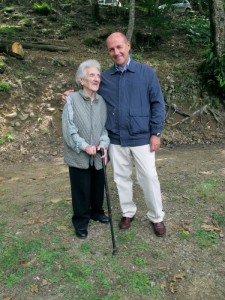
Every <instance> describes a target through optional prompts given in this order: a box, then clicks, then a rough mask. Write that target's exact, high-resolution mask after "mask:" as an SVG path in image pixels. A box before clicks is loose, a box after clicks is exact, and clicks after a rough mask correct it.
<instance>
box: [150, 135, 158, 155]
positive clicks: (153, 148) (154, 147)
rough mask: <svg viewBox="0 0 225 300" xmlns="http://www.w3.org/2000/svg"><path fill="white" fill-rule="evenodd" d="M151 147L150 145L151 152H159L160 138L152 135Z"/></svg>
mask: <svg viewBox="0 0 225 300" xmlns="http://www.w3.org/2000/svg"><path fill="white" fill-rule="evenodd" d="M149 145H150V151H151V152H153V151H157V150H159V148H160V145H161V139H160V137H159V136H156V135H152V136H151V137H150V141H149Z"/></svg>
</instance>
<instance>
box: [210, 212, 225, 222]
mask: <svg viewBox="0 0 225 300" xmlns="http://www.w3.org/2000/svg"><path fill="white" fill-rule="evenodd" d="M212 219H213V220H214V221H215V222H216V223H217V224H218V225H223V224H225V214H217V213H212Z"/></svg>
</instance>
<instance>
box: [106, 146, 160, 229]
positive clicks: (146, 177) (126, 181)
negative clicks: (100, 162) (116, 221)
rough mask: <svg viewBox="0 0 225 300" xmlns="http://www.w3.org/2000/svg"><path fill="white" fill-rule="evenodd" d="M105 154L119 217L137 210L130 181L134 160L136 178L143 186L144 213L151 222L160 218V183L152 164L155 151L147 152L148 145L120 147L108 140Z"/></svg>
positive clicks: (130, 214) (131, 214) (129, 215)
mask: <svg viewBox="0 0 225 300" xmlns="http://www.w3.org/2000/svg"><path fill="white" fill-rule="evenodd" d="M109 156H110V160H111V164H112V169H113V176H114V181H115V183H116V185H117V189H118V194H119V200H120V208H121V211H122V215H123V217H129V218H131V217H133V216H134V215H135V213H136V211H137V207H136V204H135V203H134V201H133V181H132V178H131V175H132V169H133V160H134V163H135V168H136V176H137V181H138V183H139V185H140V186H141V188H142V190H143V193H144V198H145V203H146V205H147V208H148V213H147V217H148V218H149V220H150V221H151V222H153V223H158V222H161V221H163V217H164V214H165V213H164V212H163V207H162V199H161V189H160V183H159V179H158V175H157V172H156V166H155V152H150V146H149V145H144V146H137V147H121V146H120V145H113V144H110V147H109ZM132 158H133V159H132Z"/></svg>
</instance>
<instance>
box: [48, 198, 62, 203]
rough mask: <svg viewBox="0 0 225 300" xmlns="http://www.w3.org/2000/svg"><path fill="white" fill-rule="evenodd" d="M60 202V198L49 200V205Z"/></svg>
mask: <svg viewBox="0 0 225 300" xmlns="http://www.w3.org/2000/svg"><path fill="white" fill-rule="evenodd" d="M60 201H62V199H61V198H60V199H51V200H50V202H51V203H58V202H60Z"/></svg>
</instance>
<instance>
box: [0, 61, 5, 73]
mask: <svg viewBox="0 0 225 300" xmlns="http://www.w3.org/2000/svg"><path fill="white" fill-rule="evenodd" d="M4 70H5V63H4V61H0V73H3V72H4Z"/></svg>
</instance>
